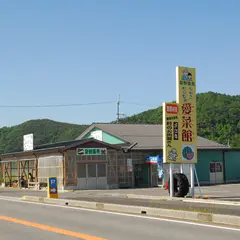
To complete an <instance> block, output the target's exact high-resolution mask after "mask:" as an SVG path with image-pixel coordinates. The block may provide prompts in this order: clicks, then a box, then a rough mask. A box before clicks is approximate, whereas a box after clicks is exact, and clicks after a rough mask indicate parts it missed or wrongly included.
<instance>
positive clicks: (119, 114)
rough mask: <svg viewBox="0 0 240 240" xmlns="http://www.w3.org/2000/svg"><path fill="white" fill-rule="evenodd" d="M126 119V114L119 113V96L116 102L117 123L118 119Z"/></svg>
mask: <svg viewBox="0 0 240 240" xmlns="http://www.w3.org/2000/svg"><path fill="white" fill-rule="evenodd" d="M121 116H122V117H127V115H126V114H123V113H120V94H119V95H118V101H117V123H119V121H120V117H121Z"/></svg>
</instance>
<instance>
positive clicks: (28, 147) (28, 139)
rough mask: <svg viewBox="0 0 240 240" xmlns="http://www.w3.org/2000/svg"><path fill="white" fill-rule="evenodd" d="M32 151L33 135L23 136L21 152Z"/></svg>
mask: <svg viewBox="0 0 240 240" xmlns="http://www.w3.org/2000/svg"><path fill="white" fill-rule="evenodd" d="M32 150H33V134H32V133H31V134H27V135H24V136H23V151H32Z"/></svg>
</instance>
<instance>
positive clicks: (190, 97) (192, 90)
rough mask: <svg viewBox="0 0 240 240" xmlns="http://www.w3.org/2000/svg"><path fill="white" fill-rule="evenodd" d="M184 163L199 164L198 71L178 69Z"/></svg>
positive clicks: (178, 95)
mask: <svg viewBox="0 0 240 240" xmlns="http://www.w3.org/2000/svg"><path fill="white" fill-rule="evenodd" d="M176 80H177V103H178V105H179V109H180V111H179V124H180V125H181V128H180V136H181V146H182V153H181V155H182V156H181V158H182V163H197V113H196V110H197V109H196V108H197V103H196V69H195V68H187V67H177V68H176Z"/></svg>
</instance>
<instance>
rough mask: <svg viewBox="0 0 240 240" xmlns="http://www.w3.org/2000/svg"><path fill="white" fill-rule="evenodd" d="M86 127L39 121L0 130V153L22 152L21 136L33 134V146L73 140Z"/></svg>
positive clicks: (45, 120) (44, 120) (46, 120)
mask: <svg viewBox="0 0 240 240" xmlns="http://www.w3.org/2000/svg"><path fill="white" fill-rule="evenodd" d="M87 127H88V126H87V125H76V124H69V123H61V122H55V121H52V120H49V119H39V120H31V121H27V122H24V123H22V124H20V125H17V126H13V127H3V128H0V152H1V153H3V152H5V153H6V152H13V151H19V150H20V151H22V149H23V135H24V134H29V133H33V134H34V145H40V144H44V143H54V142H58V141H64V140H66V141H67V140H73V139H75V138H76V137H77V136H78V135H80V134H81V133H82V132H83V131H84V130H85V129H86V128H87Z"/></svg>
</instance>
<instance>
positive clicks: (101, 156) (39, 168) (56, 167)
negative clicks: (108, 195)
mask: <svg viewBox="0 0 240 240" xmlns="http://www.w3.org/2000/svg"><path fill="white" fill-rule="evenodd" d="M0 159H1V168H0V172H1V178H2V185H4V186H9V187H14V186H15V187H18V186H19V185H20V181H21V180H20V179H21V177H23V178H24V179H25V180H26V181H27V179H28V177H29V173H30V175H31V176H32V181H34V182H35V183H38V184H40V186H46V185H47V178H48V177H51V176H55V177H57V179H58V188H59V190H60V191H61V190H69V189H109V188H118V187H120V186H121V185H128V186H129V185H130V186H131V185H132V184H131V183H132V180H133V177H132V172H131V171H128V167H127V155H126V154H124V151H123V148H122V147H121V146H120V145H111V144H108V143H104V142H101V141H98V140H96V139H93V138H90V139H83V140H73V141H68V142H59V143H54V144H45V145H41V146H37V147H35V148H34V150H32V151H24V152H13V153H6V154H1V155H0Z"/></svg>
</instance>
